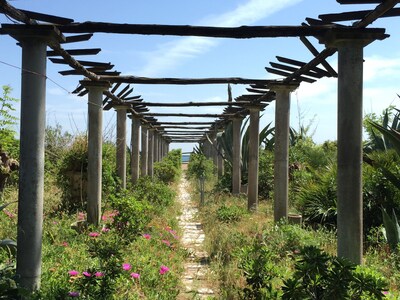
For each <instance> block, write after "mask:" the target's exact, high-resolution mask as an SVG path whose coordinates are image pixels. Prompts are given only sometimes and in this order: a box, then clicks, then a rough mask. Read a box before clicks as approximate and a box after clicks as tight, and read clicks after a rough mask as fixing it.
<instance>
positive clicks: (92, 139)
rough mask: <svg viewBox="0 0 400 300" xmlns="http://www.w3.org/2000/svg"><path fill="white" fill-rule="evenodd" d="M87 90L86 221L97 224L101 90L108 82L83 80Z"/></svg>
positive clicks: (101, 124)
mask: <svg viewBox="0 0 400 300" xmlns="http://www.w3.org/2000/svg"><path fill="white" fill-rule="evenodd" d="M81 84H82V85H83V86H85V87H86V88H87V89H88V90H89V97H88V99H89V101H88V113H89V114H88V115H89V117H88V119H89V122H88V171H87V172H88V183H87V195H88V196H87V221H88V223H89V224H93V225H95V226H97V225H98V224H99V222H100V215H101V193H102V177H101V174H102V153H103V91H105V90H106V89H108V88H109V87H110V84H109V83H108V82H104V81H101V82H98V81H88V80H83V81H81Z"/></svg>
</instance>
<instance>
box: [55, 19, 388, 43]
mask: <svg viewBox="0 0 400 300" xmlns="http://www.w3.org/2000/svg"><path fill="white" fill-rule="evenodd" d="M58 28H59V29H60V30H61V32H63V33H94V32H104V33H119V34H141V35H175V36H203V37H216V38H235V39H249V38H273V37H298V36H324V35H325V34H326V33H327V31H329V30H330V28H327V27H326V26H312V27H303V26H240V27H208V26H189V25H157V24H121V23H104V22H85V23H73V24H68V25H62V26H58ZM341 30H343V32H347V33H351V32H352V33H357V32H358V31H357V30H354V28H351V27H344V28H341ZM366 30H367V32H369V33H384V32H382V31H381V30H378V31H376V29H366Z"/></svg>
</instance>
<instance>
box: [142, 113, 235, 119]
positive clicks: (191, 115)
mask: <svg viewBox="0 0 400 300" xmlns="http://www.w3.org/2000/svg"><path fill="white" fill-rule="evenodd" d="M142 116H152V117H198V118H219V117H233V116H234V114H183V113H145V114H142Z"/></svg>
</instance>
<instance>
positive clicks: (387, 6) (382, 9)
mask: <svg viewBox="0 0 400 300" xmlns="http://www.w3.org/2000/svg"><path fill="white" fill-rule="evenodd" d="M398 2H399V1H398V0H386V1H384V2H381V3H380V4H379V5H378V6H377V7H376V8H375V9H374V10H373V11H371V12H370V13H368V14H367V15H366V16H365V17H363V18H362V19H361V20H360V21H358V22H355V23H354V24H353V27H354V28H365V27H366V26H368V25H369V24H371V23H372V22H374V21H375V20H376V19H378V18H380V17H381V16H382V15H384V14H385V13H387V12H388V11H390V10H391V9H393V7H394V6H395V5H396V4H397V3H398Z"/></svg>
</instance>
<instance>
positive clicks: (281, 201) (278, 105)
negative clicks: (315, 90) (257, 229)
mask: <svg viewBox="0 0 400 300" xmlns="http://www.w3.org/2000/svg"><path fill="white" fill-rule="evenodd" d="M298 86H299V85H298V84H274V85H270V86H269V88H270V89H271V90H273V91H275V93H276V101H275V148H274V157H275V160H274V220H275V222H278V221H279V220H280V219H282V218H285V219H287V216H288V210H289V133H290V93H291V92H292V91H293V90H295V89H296V88H297V87H298Z"/></svg>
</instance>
